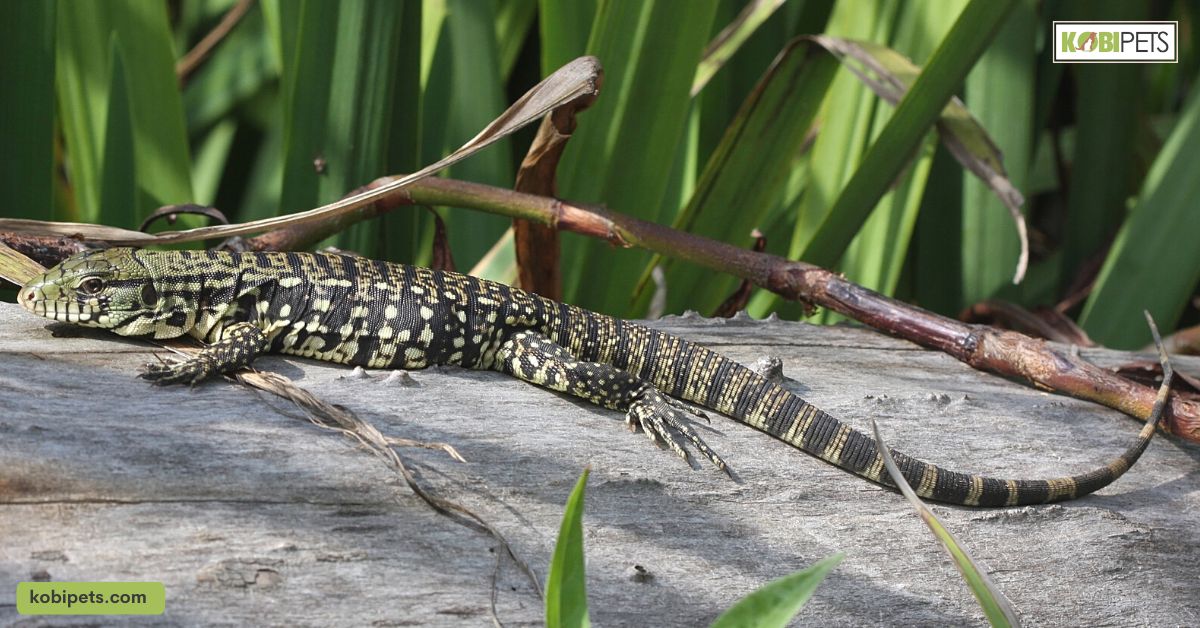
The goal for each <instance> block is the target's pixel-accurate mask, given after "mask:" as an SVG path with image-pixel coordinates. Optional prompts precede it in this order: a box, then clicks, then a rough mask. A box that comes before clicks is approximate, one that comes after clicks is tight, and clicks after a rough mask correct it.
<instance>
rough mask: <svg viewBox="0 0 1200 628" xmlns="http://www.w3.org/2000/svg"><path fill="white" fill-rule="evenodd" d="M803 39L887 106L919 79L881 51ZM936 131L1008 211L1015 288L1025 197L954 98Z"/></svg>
mask: <svg viewBox="0 0 1200 628" xmlns="http://www.w3.org/2000/svg"><path fill="white" fill-rule="evenodd" d="M809 39H811V40H812V41H814V42H816V43H817V44H819V45H820V46H821V47H823V48H825V49H826V50H828V51H829V52H830V53H831V54H833V55H834V56H835V57H837V58H838V60H839V61H841V62H842V66H843V67H845V68H846V69H847V70H849V71H850V72H851V73H852V74H854V75H855V76H856V77H858V79H859V80H860V81H862V82H863V84H864V85H866V86H867V87H869V88H870V89H871V91H873V92H875V94H876V95H877V96H879V97H880V98H882V99H884V100H886V101H888V102H889V103H891V104H892V106H895V105H896V104H897V103H899V102H900V100H901V99H902V98H904V95H905V94H906V93H907V92H908V88H909V87H911V86H912V84H913V82H914V81H915V80H916V79H917V77H918V76H919V75H920V74H921V68H920V67H918V66H917V65H916V64H914V63H913V62H912V61H910V60H909V59H908V57H905V56H904V55H902V54H900V53H898V52H896V51H895V50H892V49H891V48H888V47H887V46H881V45H879V44H876V43H872V42H867V41H857V40H851V39H844V38H839V37H828V36H825V35H814V36H812V37H810V38H809ZM850 61H855V62H857V63H859V64H861V66H862V67H859V66H856V65H855V64H853V63H850ZM937 128H938V135H939V137H940V139H941V141H942V144H944V145H945V146H946V150H948V151H950V154H951V155H954V158H955V159H956V160H958V163H960V164H962V165H963V167H965V168H966V169H967V170H970V171H971V173H972V174H974V175H975V176H977V177H979V179H980V180H982V181H983V182H984V183H986V184H987V185H988V187H990V188H991V189H992V192H993V193H995V195H996V197H997V198H999V199H1000V201H1001V202H1002V203H1004V206H1005V207H1006V208H1008V213H1009V216H1010V217H1011V218H1012V220H1013V224H1014V225H1015V226H1016V228H1017V236H1018V237H1019V239H1020V242H1021V253H1020V257H1019V258H1018V260H1017V268H1016V270H1015V272H1014V273H1013V283H1020V282H1021V280H1022V279H1024V277H1025V270H1026V268H1027V267H1028V266H1029V235H1028V232H1027V229H1026V226H1025V216H1024V214H1022V213H1021V206H1022V205H1024V204H1025V197H1024V196H1022V195H1021V192H1020V191H1018V190H1017V189H1016V188H1015V187H1014V186H1013V184H1012V182H1011V181H1009V180H1008V176H1007V174H1006V173H1005V171H1004V163H1003V155H1002V154H1001V153H1000V149H999V148H997V147H996V144H995V143H994V142H992V139H991V138H990V137H988V134H987V131H985V130H984V128H983V127H982V126H981V125H980V124H979V122H978V121H976V120H975V118H974V116H972V115H971V112H970V111H969V110H968V109H967V107H966V105H964V104H963V102H962V100H960V99H959V98H958V97H957V96H955V97H953V98H951V99H950V102H949V103H948V104H947V105H946V108H945V109H943V110H942V114H941V117H940V118H939V119H938V122H937Z"/></svg>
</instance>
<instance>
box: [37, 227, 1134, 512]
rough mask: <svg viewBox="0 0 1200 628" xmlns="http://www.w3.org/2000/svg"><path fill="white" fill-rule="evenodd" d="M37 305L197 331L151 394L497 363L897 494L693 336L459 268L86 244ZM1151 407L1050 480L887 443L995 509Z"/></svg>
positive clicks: (867, 462)
mask: <svg viewBox="0 0 1200 628" xmlns="http://www.w3.org/2000/svg"><path fill="white" fill-rule="evenodd" d="M17 298H18V301H19V303H20V304H21V305H22V306H23V307H24V308H25V309H27V310H29V311H30V312H33V313H34V314H38V315H41V316H44V317H47V318H50V319H53V320H56V321H61V322H66V323H73V324H77V325H83V326H88V327H98V328H103V329H108V330H111V331H112V332H115V333H117V334H120V335H123V336H134V337H152V338H159V339H163V338H175V337H180V336H184V335H187V336H191V337H193V338H195V339H197V340H200V341H202V342H204V343H206V344H205V347H204V348H203V349H202V350H201V351H200V352H199V353H198V354H197V355H196V356H195V357H192V358H189V359H185V360H181V361H176V362H172V363H162V364H150V365H147V366H146V367H145V370H144V372H143V373H142V374H141V377H143V378H145V379H148V380H150V381H151V382H153V383H155V384H161V385H166V384H190V385H195V384H197V383H199V382H201V381H203V380H205V379H207V378H210V377H213V376H216V375H218V374H221V373H227V372H230V371H234V370H237V369H240V368H243V367H247V366H249V365H251V363H252V362H253V361H254V359H255V358H256V357H258V356H260V355H263V354H265V353H283V354H289V355H295V356H301V357H305V358H314V359H317V360H324V361H329V362H334V363H340V364H346V365H357V366H362V367H366V368H393V369H421V368H425V367H427V366H431V365H447V364H448V365H458V366H462V367H466V368H472V369H491V370H495V371H500V372H502V373H507V374H509V375H511V376H514V377H516V378H518V379H521V380H524V381H526V382H530V383H532V384H536V385H538V386H542V387H545V388H548V389H551V390H555V391H558V392H562V393H567V394H570V395H574V396H576V397H580V398H582V399H585V400H587V401H590V402H592V403H594V404H597V405H600V406H603V407H605V408H609V409H612V410H617V411H621V412H624V413H625V417H626V421H627V423H628V424H629V425H630V427H631V428H634V429H641V430H642V431H644V432H645V433H646V434H647V435H648V436H649V437H650V439H651V440H652V441H654V442H655V443H657V444H659V445H660V446H662V447H667V448H670V449H671V450H673V451H674V452H675V453H676V454H678V455H679V456H680V457H682V458H683V459H684V460H685V461H688V462H689V464H690V463H691V452H690V449H689V447H690V448H691V449H694V450H695V451H696V452H698V453H699V454H700V455H701V456H703V457H704V458H707V459H708V460H709V461H711V462H712V463H713V464H714V465H716V466H717V468H719V469H722V470H725V471H726V472H728V471H729V469H728V467H727V465H726V463H725V461H724V460H723V459H722V458H721V456H720V455H718V454H717V453H716V452H715V451H714V450H713V449H711V448H710V447H709V446H708V445H707V444H706V443H705V441H704V440H703V439H702V438H701V437H700V436H699V435H698V434H697V432H696V431H695V429H694V428H693V427H692V426H691V425H690V422H691V421H692V419H693V418H695V417H697V416H699V417H701V418H706V417H705V416H704V414H703V410H700V409H697V408H693V407H691V406H688V405H685V404H684V403H683V402H684V401H686V402H690V403H692V404H696V405H697V406H702V407H703V408H706V409H709V410H712V411H716V412H719V413H721V414H723V415H726V416H729V417H732V418H733V419H736V420H737V421H739V422H741V423H744V424H746V425H749V426H751V427H754V428H756V429H758V430H761V431H763V432H765V433H767V434H769V435H771V436H773V437H775V438H777V439H779V440H781V441H783V442H785V443H788V444H790V445H791V446H793V447H795V448H797V449H800V450H801V451H804V452H806V453H808V454H811V455H813V456H815V457H817V458H820V459H821V460H824V461H826V462H829V463H832V464H834V465H836V466H838V467H840V468H841V469H844V470H846V471H849V472H851V473H853V474H856V475H858V476H860V477H862V478H865V479H867V480H870V481H872V482H875V483H877V484H880V485H883V486H885V487H889V488H892V489H895V488H896V485H895V483H894V482H893V481H892V479H891V478H890V477H889V475H888V474H887V473H886V471H885V468H884V462H883V457H882V454H881V452H880V446H879V444H878V442H877V441H876V440H875V439H873V438H871V437H870V436H868V435H866V434H864V433H863V432H860V431H858V430H856V429H854V428H852V427H851V426H849V425H847V424H846V423H843V422H842V421H840V420H838V419H836V418H834V417H833V416H831V415H830V414H828V413H826V412H824V411H823V410H821V409H819V408H817V407H815V406H814V405H812V404H810V403H808V402H807V401H805V400H804V399H802V398H801V397H800V396H798V395H796V394H794V393H792V392H790V391H789V390H787V389H786V388H785V387H783V386H781V385H779V384H778V383H776V382H775V381H772V380H770V379H768V378H766V377H764V376H762V375H760V374H759V373H757V372H755V371H754V370H751V369H749V368H747V367H745V366H743V365H741V364H739V363H738V362H736V361H734V360H732V359H730V358H727V357H725V356H722V355H721V354H718V353H716V352H714V351H712V350H710V349H707V348H705V347H703V346H700V345H699V344H696V343H693V342H689V341H687V340H685V339H682V338H679V337H676V336H673V335H670V334H667V333H664V332H661V331H657V330H654V329H652V328H650V327H647V326H645V325H642V324H639V323H635V322H630V321H626V320H622V319H619V318H614V317H610V316H607V315H603V314H598V313H595V312H592V311H589V310H585V309H582V308H579V307H576V306H573V305H569V304H565V303H560V302H557V301H553V300H550V299H546V298H544V297H541V296H538V295H536V294H533V293H530V292H526V291H524V290H521V289H518V288H514V287H510V286H507V285H505V284H502V283H497V282H492V281H488V280H485V279H480V278H477V277H472V276H469V275H462V274H458V273H454V272H449V271H436V270H431V269H428V268H423V267H419V266H409V265H403V264H396V263H390V262H382V261H374V260H370V259H366V258H361V257H355V256H347V255H333V254H324V253H290V252H289V253H285V252H244V253H238V252H225V251H211V250H209V251H151V250H144V249H134V248H128V247H117V248H110V249H102V250H94V251H86V252H83V253H79V254H76V255H73V256H71V257H69V258H67V259H66V260H65V261H63V262H62V263H60V264H59V265H58V266H55V267H54V268H52V269H50V270H48V271H46V272H45V273H44V274H42V275H40V276H38V277H35V278H33V279H31V280H30V281H29V282H27V283H26V284H25V285H24V286H23V287H22V288H21V290H20V291H19V292H18V295H17ZM1157 420H1158V413H1155V414H1152V415H1151V418H1150V419H1149V420H1147V422H1146V424H1145V426H1144V427H1143V428H1142V430H1141V431H1140V432H1139V434H1138V437H1137V439H1136V441H1135V442H1134V444H1133V445H1132V446H1130V447H1129V448H1128V449H1127V450H1126V451H1125V452H1124V453H1122V454H1121V455H1120V456H1119V457H1117V458H1116V459H1115V460H1113V461H1112V462H1110V463H1108V464H1106V465H1104V466H1102V467H1098V468H1095V469H1093V470H1091V471H1088V472H1085V473H1082V474H1078V475H1073V476H1064V477H1059V478H1054V479H1042V480H1012V479H999V478H992V477H984V476H981V475H975V474H968V473H962V472H958V471H952V470H949V469H945V468H942V467H940V466H937V465H934V464H931V463H928V462H924V461H921V460H918V459H916V458H913V457H911V456H907V455H904V454H902V453H900V452H898V451H895V450H889V451H890V452H891V455H892V456H893V458H894V459H895V461H896V463H897V464H898V466H899V469H900V470H901V473H902V474H903V476H904V478H905V479H906V480H907V481H908V483H909V484H911V485H912V486H913V487H914V489H915V491H916V493H917V495H919V496H920V497H923V498H926V499H930V500H933V501H938V502H944V503H950V504H958V505H964V506H980V507H996V506H1017V505H1028V504H1040V503H1048V502H1054V501H1061V500H1067V499H1074V498H1077V497H1081V496H1083V495H1087V494H1089V493H1092V492H1094V491H1096V490H1099V489H1101V488H1103V487H1105V486H1107V485H1108V484H1110V483H1112V482H1113V481H1115V480H1116V479H1117V478H1119V477H1120V476H1121V475H1122V474H1123V473H1125V471H1127V470H1128V469H1129V468H1130V467H1131V466H1132V465H1133V464H1134V463H1135V462H1136V461H1137V459H1138V458H1139V457H1140V456H1141V454H1142V452H1143V451H1144V450H1145V449H1146V446H1147V445H1148V444H1149V442H1150V440H1151V438H1152V437H1153V435H1154V430H1155V426H1156V423H1157Z"/></svg>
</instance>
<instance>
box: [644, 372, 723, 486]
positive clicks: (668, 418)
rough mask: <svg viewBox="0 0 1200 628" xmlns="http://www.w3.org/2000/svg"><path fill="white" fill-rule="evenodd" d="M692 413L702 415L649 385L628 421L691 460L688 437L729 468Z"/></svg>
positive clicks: (715, 462)
mask: <svg viewBox="0 0 1200 628" xmlns="http://www.w3.org/2000/svg"><path fill="white" fill-rule="evenodd" d="M689 414H696V415H699V413H697V412H694V411H692V410H690V409H688V408H687V407H686V406H684V405H683V404H681V403H679V402H677V401H675V400H674V399H671V398H670V397H667V396H666V395H664V394H662V393H661V392H659V391H658V390H656V389H653V388H646V389H645V390H643V391H641V392H640V393H639V394H638V396H637V397H636V398H635V399H634V402H633V403H632V404H631V405H630V406H629V410H628V413H627V414H626V422H627V423H629V424H630V425H631V426H637V427H640V428H641V429H642V430H643V431H644V432H646V434H647V435H648V436H649V437H650V438H651V440H653V441H655V442H656V443H659V444H663V445H666V446H667V447H670V448H671V450H672V451H674V452H675V453H676V454H678V455H679V457H681V458H683V459H684V460H686V461H688V462H689V463H690V462H691V456H690V455H689V454H688V451H687V449H686V448H685V447H684V443H683V442H682V441H681V438H682V439H686V440H687V442H688V443H690V444H691V445H692V447H694V448H695V449H696V451H698V452H700V454H701V455H702V456H704V457H705V458H707V459H708V460H709V462H712V463H713V465H715V466H716V467H717V468H718V469H721V470H722V471H725V472H728V471H729V468H728V465H726V464H725V461H724V460H722V459H721V457H720V456H719V455H717V453H716V452H714V451H713V450H712V448H710V447H709V446H708V444H707V443H705V442H704V439H702V438H700V435H699V434H697V433H696V431H695V430H693V429H692V427H691V426H690V425H689V424H688V421H689V420H690V419H689V417H688V415H689ZM703 418H706V419H707V417H703Z"/></svg>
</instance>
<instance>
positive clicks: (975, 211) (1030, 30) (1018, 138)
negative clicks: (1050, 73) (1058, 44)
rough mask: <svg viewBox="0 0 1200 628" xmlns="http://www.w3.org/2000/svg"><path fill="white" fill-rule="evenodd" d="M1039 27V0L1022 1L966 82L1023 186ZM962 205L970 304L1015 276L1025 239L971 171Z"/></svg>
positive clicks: (973, 104)
mask: <svg viewBox="0 0 1200 628" xmlns="http://www.w3.org/2000/svg"><path fill="white" fill-rule="evenodd" d="M1040 28H1042V25H1041V24H1040V23H1039V21H1038V19H1037V10H1036V7H1035V6H1034V4H1033V3H1032V2H1031V1H1029V0H1021V1H1020V2H1018V3H1016V6H1015V7H1014V10H1013V11H1012V15H1011V16H1010V17H1009V19H1008V20H1007V22H1005V24H1004V27H1003V28H1001V29H1000V32H999V33H998V34H997V35H996V40H995V43H994V44H993V45H992V46H991V47H989V48H988V50H987V52H986V53H984V55H983V56H982V57H981V58H980V59H979V63H978V65H977V66H976V67H975V69H974V70H972V71H971V73H970V75H969V76H968V77H967V84H966V103H967V107H969V108H970V110H971V111H972V112H974V114H975V116H976V117H977V118H978V119H979V121H980V123H982V125H983V127H984V128H986V129H987V130H988V132H989V133H990V135H991V136H992V137H994V138H995V141H996V143H997V144H998V145H999V148H1000V150H1001V151H1002V152H1003V153H1004V156H1005V161H1006V164H1005V165H1006V166H1007V169H1008V173H1009V178H1010V179H1011V180H1012V182H1013V184H1014V185H1015V186H1016V187H1017V188H1018V189H1020V188H1022V187H1024V183H1025V179H1026V173H1027V172H1028V171H1029V163H1030V161H1031V159H1032V157H1033V138H1034V129H1033V122H1034V120H1033V114H1034V106H1035V103H1034V87H1035V85H1036V82H1037V77H1036V75H1035V69H1036V62H1037V57H1036V56H1035V54H1034V41H1035V39H1036V37H1037V31H1038V29H1040ZM1001 172H1003V170H1001ZM962 212H963V217H962V234H963V235H962V238H963V239H962V253H961V255H962V269H963V276H962V282H963V284H962V294H963V298H964V299H965V302H964V303H963V304H962V305H963V306H964V307H966V306H969V305H972V304H974V303H976V302H978V301H981V300H984V299H987V298H989V297H991V296H992V295H994V294H995V292H996V291H997V290H999V289H1000V288H1003V287H1005V286H1008V285H1010V284H1011V283H1012V282H1013V279H1012V277H1013V268H1014V267H1016V266H1017V265H1018V259H1019V255H1020V254H1021V242H1020V239H1019V236H1018V233H1017V231H1016V230H1014V229H1013V224H1012V219H1011V218H1010V217H1009V214H1008V209H1007V208H1005V206H1004V204H1003V203H1002V202H1001V201H1000V200H999V199H997V198H996V196H995V194H994V193H993V191H992V190H991V189H990V188H989V187H988V185H987V184H986V183H984V182H982V181H980V180H979V179H978V178H977V177H976V176H974V175H973V174H971V173H969V172H964V173H963V204H962Z"/></svg>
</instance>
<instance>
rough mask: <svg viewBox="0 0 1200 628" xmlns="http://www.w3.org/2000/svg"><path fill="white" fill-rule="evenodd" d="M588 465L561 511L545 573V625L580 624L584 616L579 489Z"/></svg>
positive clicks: (552, 627)
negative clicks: (552, 549) (548, 569)
mask: <svg viewBox="0 0 1200 628" xmlns="http://www.w3.org/2000/svg"><path fill="white" fill-rule="evenodd" d="M589 471H590V470H589V469H584V470H583V475H581V476H579V481H578V482H576V483H575V489H574V490H572V491H571V496H570V497H568V498H567V507H566V510H564V511H563V518H562V525H561V526H560V527H559V531H558V540H557V541H556V542H555V544H554V556H553V557H552V558H551V559H550V573H549V574H548V575H547V576H546V627H547V628H576V627H578V628H583V627H586V626H589V625H591V622H590V621H589V620H588V604H587V571H586V569H585V566H584V560H583V492H584V488H585V487H586V486H587V479H588V474H589Z"/></svg>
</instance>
